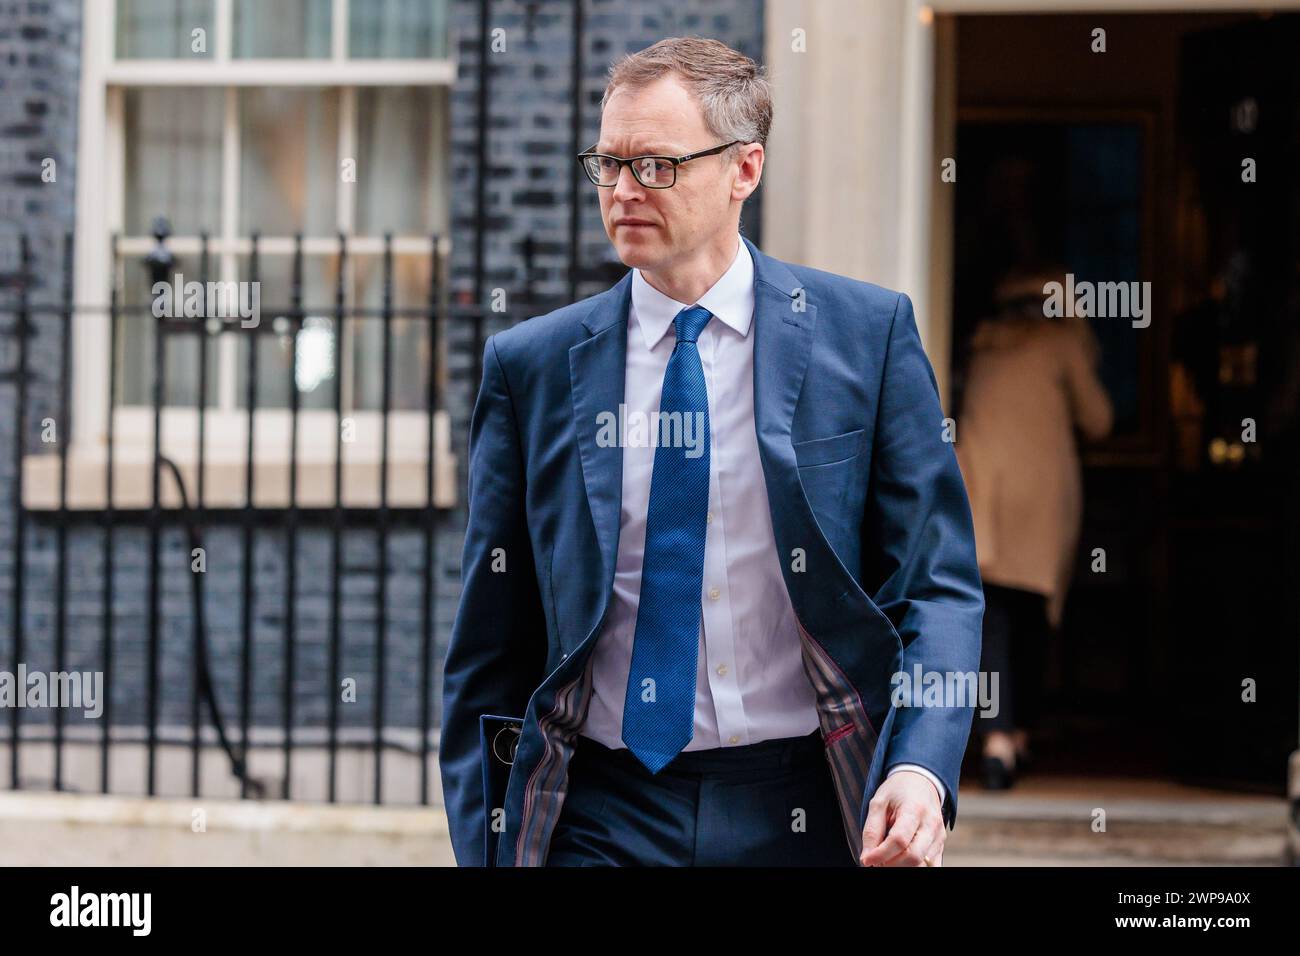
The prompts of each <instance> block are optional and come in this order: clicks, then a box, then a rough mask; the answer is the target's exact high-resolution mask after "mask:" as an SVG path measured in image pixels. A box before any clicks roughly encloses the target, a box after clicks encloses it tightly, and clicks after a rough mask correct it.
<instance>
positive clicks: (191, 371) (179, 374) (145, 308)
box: [115, 256, 218, 408]
mask: <svg viewBox="0 0 1300 956" xmlns="http://www.w3.org/2000/svg"><path fill="white" fill-rule="evenodd" d="M209 261H210V262H212V263H215V262H216V257H215V256H210V257H209ZM122 267H123V277H122V290H123V296H122V302H121V306H122V308H123V313H122V315H121V318H120V320H119V321H120V323H121V324H120V325H119V332H118V340H117V342H118V345H117V348H118V352H117V363H118V364H117V396H116V399H115V400H116V402H117V404H119V405H149V406H152V405H153V368H154V354H153V350H154V333H155V331H156V328H157V323H158V320H157V319H155V318H154V316H153V313H152V312H151V311H150V308H151V305H152V303H153V290H152V283H151V282H150V275H149V270H148V269H146V268H145V265H144V260H143V259H135V260H129V259H128V260H126V261H125V262H123V264H122ZM176 273H180V275H181V277H182V282H184V283H189V282H198V281H200V276H199V262H198V257H197V256H194V257H177V260H176V266H175V269H174V271H173V273H172V280H171V281H173V282H175V275H176ZM211 278H212V279H216V278H217V276H216V275H213V276H211ZM128 309H129V310H130V311H126V310H128ZM217 342H218V337H216V336H209V337H208V361H207V366H208V382H207V401H206V404H207V405H208V407H209V408H212V407H214V406H215V405H216V404H217V394H218V392H217V374H218V372H217V368H218V361H217V352H218V345H217ZM166 350H167V358H166V362H167V376H166V381H165V382H164V397H163V404H165V405H189V406H191V407H192V406H194V405H195V404H196V403H197V401H198V396H199V336H198V332H197V331H195V332H193V333H190V332H184V333H182V332H173V333H168V337H167V345H166Z"/></svg>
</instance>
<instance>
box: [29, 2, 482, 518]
mask: <svg viewBox="0 0 1300 956" xmlns="http://www.w3.org/2000/svg"><path fill="white" fill-rule="evenodd" d="M348 2H349V0H334V2H333V8H332V14H331V15H332V27H331V50H330V56H329V58H316V59H301V60H299V59H273V60H272V59H244V58H240V59H234V58H232V56H231V41H232V37H233V30H232V25H233V11H234V3H233V0H215V10H214V14H215V15H214V23H213V31H212V32H213V36H212V37H211V38H210V39H211V42H212V43H213V47H212V49H213V55H212V56H211V57H210V58H205V59H201V60H199V59H195V60H141V59H124V60H119V59H117V57H116V50H115V43H116V30H115V25H116V24H115V16H116V7H117V3H116V0H84V2H83V7H82V18H83V19H82V24H83V30H82V51H81V84H80V100H79V106H78V111H79V117H78V133H79V140H78V149H77V152H78V165H77V175H78V178H79V182H78V188H77V196H76V240H77V241H76V245H75V250H74V255H75V259H74V269H75V272H74V296H75V302H76V303H78V304H82V303H106V301H107V296H108V290H109V289H110V287H111V283H112V281H113V276H112V269H113V260H112V248H111V243H112V238H111V237H112V236H113V235H114V234H118V235H121V234H122V232H123V225H124V211H125V168H124V167H125V143H124V121H125V100H126V91H127V90H129V89H132V88H136V87H150V86H152V87H159V86H162V87H177V86H202V87H212V88H223V89H224V90H225V114H224V127H225V128H224V129H223V137H222V159H221V168H222V193H221V195H222V199H221V213H220V232H219V233H216V234H214V235H213V236H212V237H211V238H210V241H209V250H210V252H211V253H212V254H213V255H214V261H215V262H216V263H217V264H218V269H219V273H218V276H217V278H220V279H222V280H231V279H235V278H237V270H238V262H239V257H240V255H241V254H244V255H246V254H247V253H248V251H249V249H250V247H251V242H250V241H249V239H248V237H247V236H241V235H240V234H239V232H238V229H239V221H238V220H239V172H240V155H239V113H238V99H239V89H240V88H241V87H248V86H258V87H263V86H293V87H301V88H316V89H328V88H336V89H338V90H339V116H340V120H339V155H342V156H355V142H354V140H355V136H354V132H355V122H354V120H355V115H356V100H357V97H356V90H357V88H358V87H365V86H394V87H410V86H423V87H444V88H450V87H451V86H452V84H453V83H454V82H455V78H456V72H457V64H456V62H455V61H454V60H452V59H447V58H445V59H385V60H360V59H349V58H348V56H347V48H346V47H347V39H348V23H349V19H348ZM449 51H450V44H449ZM449 146H450V142H449V140H448V141H447V142H446V144H445V148H448V149H449ZM338 190H339V191H338V201H337V209H338V213H337V215H338V222H337V228H338V229H339V230H340V231H341V232H343V233H344V234H345V235H348V236H349V240H348V253H349V256H354V255H355V256H363V255H371V256H377V255H379V254H381V253H382V251H383V240H382V239H381V238H377V237H357V238H355V239H353V238H351V233H352V229H353V225H354V222H355V192H356V191H355V187H354V184H351V183H344V182H342V180H341V178H340V182H339V184H338ZM153 246H154V243H153V241H152V240H150V239H145V238H141V237H134V238H124V239H122V240H121V241H120V242H119V246H118V250H119V253H120V255H121V257H122V259H123V260H128V259H130V258H132V257H137V256H142V255H144V254H145V253H147V252H148V251H149V250H150V249H152V248H153ZM168 247H169V248H170V249H171V250H172V251H173V252H176V253H179V254H191V255H192V254H195V253H197V251H198V240H197V239H196V238H194V237H185V236H178V237H175V238H173V239H169V240H168ZM337 248H338V243H337V240H335V239H332V238H330V239H325V238H304V241H303V252H304V255H305V256H306V255H312V254H333V253H335V252H336V251H337ZM450 249H451V243H450V240H449V239H448V238H447V237H446V236H445V235H444V237H443V239H442V248H441V251H442V253H443V256H444V261H448V259H449V254H450ZM259 250H260V251H261V252H263V253H265V254H268V255H283V254H287V253H290V252H291V251H292V239H288V238H285V237H267V238H264V239H261V240H260V241H259ZM431 252H432V249H431V242H430V239H429V238H428V237H427V236H395V237H394V240H393V254H394V255H417V254H423V255H426V256H427V255H429V254H430V253H431ZM105 315H106V309H104V308H103V307H101V308H99V309H98V310H96V311H93V312H92V311H90V310H87V311H86V312H84V313H82V312H74V315H73V336H74V339H73V341H74V345H75V347H74V349H73V381H72V404H73V414H74V418H73V429H72V438H71V444H70V446H69V459H70V460H69V469H70V475H69V506H70V507H72V508H102V507H104V506H105V501H104V473H103V472H104V462H105V455H106V446H107V435H108V415H109V410H110V408H112V409H113V411H112V414H113V432H114V442H113V451H114V461H115V466H114V479H115V481H114V483H115V486H116V487H115V489H114V502H113V504H114V506H115V507H119V508H127V507H144V506H147V505H148V504H149V503H150V500H147V496H149V495H150V494H151V481H150V477H151V476H150V474H149V471H148V470H149V469H151V468H152V459H153V413H152V407H151V406H117V407H115V408H113V406H112V405H111V402H110V401H109V396H108V377H109V360H110V358H109V351H110V350H109V345H110V342H109V337H110V328H109V323H108V321H107V319H106V317H105ZM218 348H219V351H218V361H219V362H220V363H221V364H222V365H223V366H225V367H226V368H228V369H229V368H233V365H234V363H235V362H236V351H235V350H236V348H237V343H236V341H235V339H234V337H233V336H231V335H223V336H221V337H220V339H219V345H218ZM349 351H350V350H348V349H345V348H343V347H340V348H339V350H338V362H339V364H340V368H339V370H338V375H339V378H338V380H339V381H340V382H343V381H346V380H347V376H346V375H345V369H344V368H343V363H344V362H345V361H347V360H348V355H347V353H348V352H349ZM434 360H435V361H436V362H437V364H438V367H439V373H441V371H442V370H443V369H445V367H446V366H445V361H444V360H443V358H442V357H441V356H436V357H434ZM221 381H222V385H221V391H222V393H223V394H222V395H220V396H219V399H218V405H217V407H215V408H209V409H207V411H206V429H205V454H204V458H205V479H206V481H205V486H206V487H205V502H204V503H205V505H207V506H209V507H239V506H242V505H243V504H244V503H245V502H244V492H243V471H244V467H245V465H244V462H245V454H246V450H247V419H248V414H247V411H246V410H244V409H239V408H237V407H236V405H235V396H234V395H233V386H232V383H233V376H232V375H229V374H225V375H223V376H222V378H221ZM347 404H349V402H348V397H347V396H346V395H345V407H346V405H347ZM345 415H347V416H348V417H349V418H351V419H352V421H353V423H354V429H353V433H354V434H355V436H356V441H354V442H349V443H346V444H345V445H344V446H343V447H344V460H345V466H344V504H345V505H347V506H349V507H373V506H375V505H377V504H378V503H379V499H380V495H379V488H378V484H379V481H378V468H377V465H378V462H379V458H380V449H381V442H380V432H381V430H382V413H380V412H378V411H364V410H355V411H351V412H345ZM255 417H256V423H255V452H254V469H255V482H254V484H255V489H256V490H255V494H254V503H255V504H257V505H258V506H260V507H278V506H282V505H284V504H286V503H287V501H288V475H287V464H288V455H289V444H290V440H289V439H290V434H291V431H290V413H289V411H288V410H287V409H277V408H267V409H258V410H257V411H256V412H255ZM336 428H337V424H336V419H335V416H334V412H333V411H332V410H330V411H326V410H317V409H302V410H300V411H299V443H298V462H299V466H300V471H299V481H298V487H299V495H298V504H299V505H300V506H301V507H325V506H329V505H332V504H333V484H332V474H333V463H334V447H335V442H334V436H335V433H336ZM427 436H428V416H427V415H426V414H425V413H424V412H422V411H406V410H403V411H391V412H390V414H389V482H388V501H389V504H390V505H392V506H399V507H400V506H412V507H418V506H421V505H423V504H424V502H425V500H426V495H425V476H424V462H425V458H426V452H427V447H428V441H427ZM197 444H198V411H197V409H195V408H192V407H191V408H185V407H172V406H168V407H166V408H164V411H163V415H162V448H163V453H164V454H165V455H167V456H168V457H169V458H171V459H173V460H174V461H176V462H177V463H178V465H179V466H180V468H181V471H182V473H183V474H186V473H187V470H188V474H187V484H189V487H190V492H191V494H192V493H193V484H191V483H190V482H191V480H192V478H193V477H194V474H193V472H194V470H195V468H196V463H197ZM434 451H435V454H434V460H435V468H434V472H435V483H434V487H435V494H434V500H435V502H436V503H437V504H439V505H440V506H444V507H450V506H453V505H454V504H455V499H456V492H455V475H456V463H455V460H454V458H453V457H452V455H451V450H450V421H449V418H448V416H447V413H446V412H445V411H439V412H438V413H437V414H436V415H435V419H434ZM141 469H145V470H143V471H142V470H141ZM24 474H25V475H26V476H27V481H26V482H25V484H26V488H28V489H30V491H29V492H28V494H27V495H26V499H27V500H26V501H25V503H26V504H27V506H28V507H31V508H36V509H40V508H53V507H57V505H58V501H57V498H56V495H55V491H56V489H57V481H56V480H55V478H56V477H57V456H49V455H33V456H29V458H28V459H27V460H26V461H25V462H24ZM170 484H171V482H170V481H168V480H164V482H163V486H164V491H163V506H164V507H175V506H177V504H178V503H179V498H178V496H177V495H176V494H175V492H174V490H173V489H172V488H171V487H170Z"/></svg>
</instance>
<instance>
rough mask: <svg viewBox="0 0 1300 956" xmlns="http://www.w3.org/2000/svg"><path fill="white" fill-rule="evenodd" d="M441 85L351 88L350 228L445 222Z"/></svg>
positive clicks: (404, 228) (399, 229)
mask: <svg viewBox="0 0 1300 956" xmlns="http://www.w3.org/2000/svg"><path fill="white" fill-rule="evenodd" d="M444 103H445V96H444V91H442V90H441V89H431V88H428V87H413V88H405V87H399V88H392V89H385V88H381V87H369V88H364V89H359V90H357V200H356V210H357V212H356V228H357V231H358V232H359V233H360V234H362V235H376V236H377V235H382V234H383V233H384V232H385V231H392V232H393V233H395V234H399V235H400V234H403V233H405V234H408V235H419V236H423V235H427V234H429V233H430V232H433V231H435V230H442V229H444V228H445V225H444V224H445V221H446V202H445V193H446V185H445V178H446V177H445V169H446V159H447V147H446V137H445V135H444V130H445V125H444V121H445V119H446V115H447V113H446V109H445V107H444V105H443V104H444Z"/></svg>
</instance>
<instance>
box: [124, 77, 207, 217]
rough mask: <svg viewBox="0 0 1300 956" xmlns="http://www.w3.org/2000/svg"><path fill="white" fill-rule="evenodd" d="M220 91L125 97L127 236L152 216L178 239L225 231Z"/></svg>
mask: <svg viewBox="0 0 1300 956" xmlns="http://www.w3.org/2000/svg"><path fill="white" fill-rule="evenodd" d="M222 97H223V93H222V91H221V90H212V89H130V90H127V91H126V130H125V137H124V139H125V143H126V210H125V212H126V231H127V232H128V233H131V234H135V235H147V234H148V233H149V232H150V229H151V227H150V223H151V222H152V221H153V217H154V216H166V217H167V218H168V219H169V220H170V221H171V224H172V232H173V233H176V234H181V233H185V234H189V235H194V234H196V233H198V232H200V231H202V230H203V229H205V228H206V229H207V230H208V231H210V232H212V233H214V234H215V233H217V232H219V231H220V228H221V225H220V224H221V219H220V214H219V213H220V208H221V113H222Z"/></svg>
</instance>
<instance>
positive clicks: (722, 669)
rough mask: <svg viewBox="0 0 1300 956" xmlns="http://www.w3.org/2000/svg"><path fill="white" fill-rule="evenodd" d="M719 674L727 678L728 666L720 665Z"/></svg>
mask: <svg viewBox="0 0 1300 956" xmlns="http://www.w3.org/2000/svg"><path fill="white" fill-rule="evenodd" d="M718 673H719V674H720V675H721V676H723V677H726V676H727V665H726V664H719V665H718Z"/></svg>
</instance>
